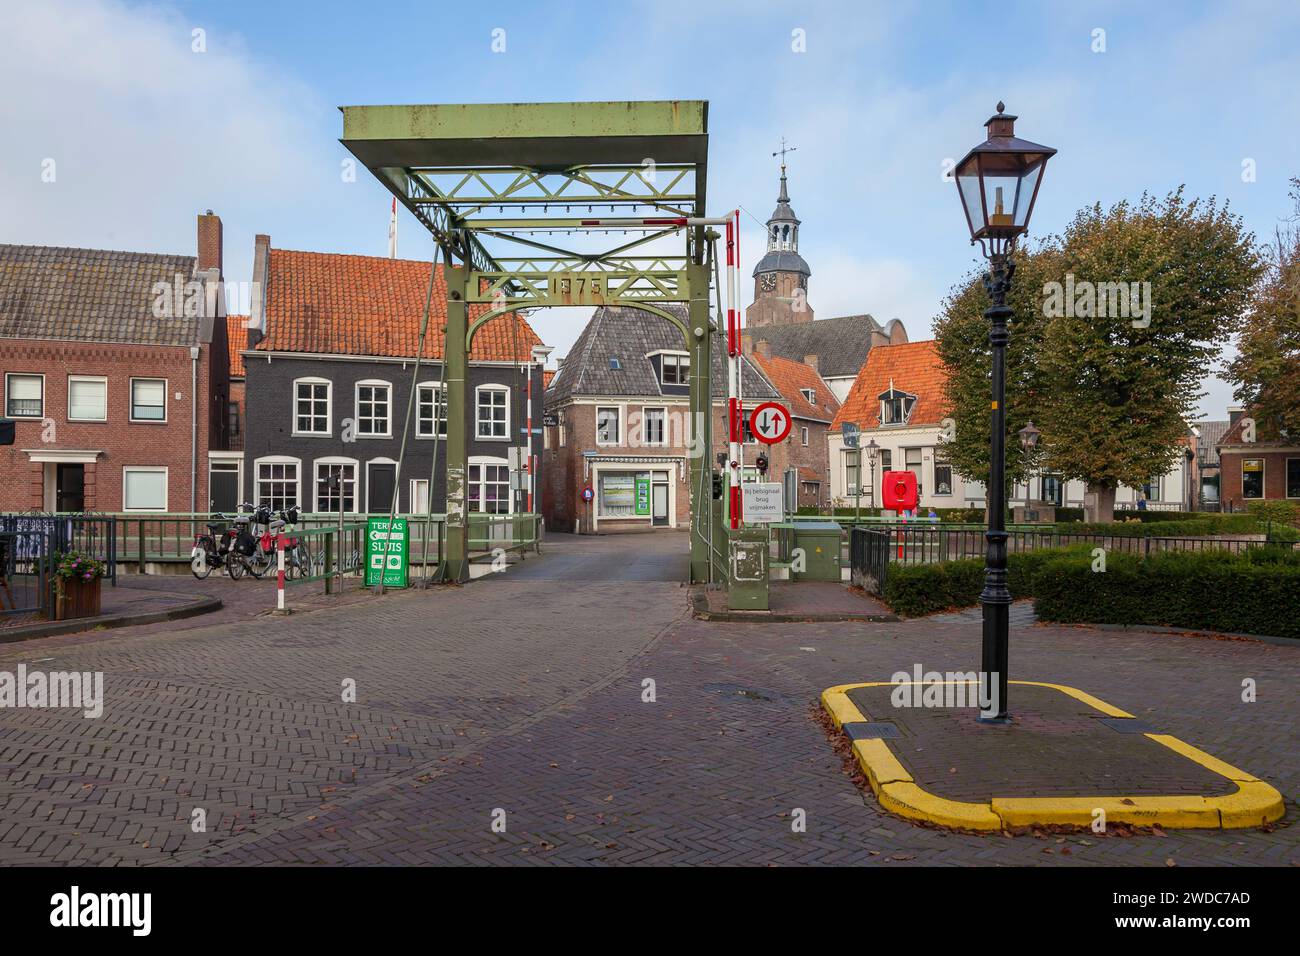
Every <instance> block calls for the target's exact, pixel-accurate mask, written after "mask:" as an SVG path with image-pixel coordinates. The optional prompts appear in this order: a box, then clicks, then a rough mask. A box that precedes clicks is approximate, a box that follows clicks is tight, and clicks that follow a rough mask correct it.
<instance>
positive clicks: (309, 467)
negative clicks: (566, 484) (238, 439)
mask: <svg viewBox="0 0 1300 956" xmlns="http://www.w3.org/2000/svg"><path fill="white" fill-rule="evenodd" d="M523 368H525V369H531V372H532V375H533V427H534V429H536V431H535V433H534V435H533V454H534V455H535V456H536V457H537V461H538V466H539V467H538V475H537V478H536V488H537V493H538V494H540V493H541V488H542V480H543V478H544V475H545V471H544V469H543V468H542V467H541V459H542V447H541V446H542V435H541V421H542V374H541V368H540V366H538V365H526V366H523ZM411 371H412V363H411V362H410V361H402V360H400V359H398V360H380V359H376V358H367V357H352V356H338V357H337V358H320V357H312V356H299V355H287V354H284V353H267V354H265V355H262V354H258V355H256V356H248V357H247V358H246V360H245V385H244V394H245V403H244V421H243V425H244V484H243V496H244V500H246V501H252V502H255V503H256V502H259V499H260V497H261V496H259V494H258V491H257V487H256V481H257V471H258V468H257V462H258V460H259V459H262V458H269V457H273V456H283V457H288V458H293V459H298V461H299V477H298V481H299V488H300V493H301V497H302V498H303V499H305V500H303V501H300V502H299V504H300V505H304V506H306V510H308V511H315V510H316V502H315V501H314V500H312V495H313V488H312V486H313V483H314V476H315V467H314V462H315V461H316V460H317V459H322V458H331V459H337V458H347V459H353V460H355V461H356V462H357V469H356V471H357V478H356V481H357V486H356V502H355V507H354V510H355V511H357V512H362V511H365V510H366V502H367V498H368V495H369V488H368V484H367V482H368V477H369V476H368V471H369V469H368V468H367V467H366V466H367V463H370V462H375V461H377V460H382V459H391V460H393V461H396V460H397V458H398V454H399V452H400V451H401V444H402V421H403V416H404V415H405V414H406V406H407V400H408V396H409V395H410V387H411ZM299 378H321V379H326V380H328V381H329V382H331V383H332V387H331V407H330V433H329V435H327V436H321V437H316V436H308V435H295V434H294V422H293V419H294V382H295V380H297V379H299ZM366 380H371V381H384V382H388V383H390V384H391V386H392V389H391V393H390V394H391V411H390V419H391V424H390V431H391V433H392V434H391V437H387V438H363V437H358V438H356V440H355V441H344V440H343V438H342V434H343V429H344V422H345V419H355V417H356V408H355V396H356V386H357V383H358V382H361V381H366ZM441 380H442V370H441V366H440V365H438V364H437V363H434V364H422V365H421V367H420V378H419V381H420V382H422V383H424V382H438V381H441ZM490 384H496V385H503V386H506V387H507V388H508V389H509V395H510V401H509V428H508V432H509V435H510V437H509V438H508V439H505V440H485V439H479V438H477V437H475V429H474V414H475V393H476V389H477V388H478V387H479V386H481V385H490ZM525 386H526V379H525V377H524V373H523V372H522V371H521V370H520V367H519V366H516V365H513V364H509V363H498V364H484V363H473V364H471V366H470V371H469V382H468V384H467V388H466V393H467V401H466V405H467V407H466V409H465V420H466V427H467V428H468V429H469V431H468V435H469V442H468V454H469V456H470V459H471V463H472V460H473V459H474V458H475V457H490V458H498V459H502V460H503V461H504V460H506V459H508V457H509V448H510V447H511V446H512V445H518V446H521V447H522V446H523V445H524V443H525V440H526V436H525V420H526V387H525ZM416 431H417V429H416V413H414V412H413V413H412V419H411V430H410V435H409V437H408V439H407V445H406V456H405V459H404V460H403V463H402V474H401V478H400V482H399V484H400V487H399V489H398V495H399V498H398V511H399V512H409V511H411V510H412V509H411V481H412V479H421V480H425V481H427V480H428V478H429V471H430V468H431V466H432V464H433V455H434V447H435V445H436V446H437V455H438V467H437V476H436V479H435V482H434V487H433V501H434V509H433V510H434V512H435V513H440V512H443V511H445V510H446V508H445V502H446V474H447V471H446V464H447V462H446V453H447V450H446V443H445V442H444V441H441V440H439V441H435V440H433V439H430V438H417V437H416ZM515 510H522V508H516V509H515Z"/></svg>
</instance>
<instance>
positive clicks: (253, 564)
mask: <svg viewBox="0 0 1300 956" xmlns="http://www.w3.org/2000/svg"><path fill="white" fill-rule="evenodd" d="M273 567H275V552H274V551H263V550H262V549H261V548H258V549H257V550H256V551H254V552H253V556H252V557H251V558H249V559H248V573H249V574H251V575H252V576H253V577H255V578H258V579H259V580H260V579H261V578H262V576H263V575H264V574H266V572H267V571H270V570H271V569H272V568H273Z"/></svg>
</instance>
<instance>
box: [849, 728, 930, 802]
mask: <svg viewBox="0 0 1300 956" xmlns="http://www.w3.org/2000/svg"><path fill="white" fill-rule="evenodd" d="M853 753H854V754H856V755H857V758H858V766H860V767H861V768H862V772H863V773H865V774H866V775H867V780H868V781H869V782H870V783H871V789H872V790H874V791H875V792H876V793H880V788H881V787H882V786H884V785H885V784H888V783H915V782H916V781H915V780H913V779H912V775H911V774H910V773H908V772H907V770H906V768H904V767H903V765H902V764H901V763H899V762H898V758H897V757H895V756H894V755H893V753H892V752H890V749H889V745H888V744H886V743H885V742H884V741H883V740H855V741H853Z"/></svg>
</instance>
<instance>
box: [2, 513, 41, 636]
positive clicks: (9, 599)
mask: <svg viewBox="0 0 1300 956" xmlns="http://www.w3.org/2000/svg"><path fill="white" fill-rule="evenodd" d="M49 553H50V549H49V538H48V536H47V534H46V532H45V531H44V530H42V529H39V528H37V529H26V530H13V531H0V627H4V626H5V625H13V624H21V623H23V621H24V620H26V619H29V618H36V617H41V616H43V615H44V614H45V612H46V611H47V606H48V604H49V598H50V587H49V574H50V568H49V561H48V560H47V556H48V555H49Z"/></svg>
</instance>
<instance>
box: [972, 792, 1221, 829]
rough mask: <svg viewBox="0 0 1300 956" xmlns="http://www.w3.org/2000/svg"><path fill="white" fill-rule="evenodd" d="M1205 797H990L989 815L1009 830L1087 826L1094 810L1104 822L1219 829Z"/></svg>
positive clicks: (1214, 813)
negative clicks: (1102, 816) (1099, 813)
mask: <svg viewBox="0 0 1300 956" xmlns="http://www.w3.org/2000/svg"><path fill="white" fill-rule="evenodd" d="M1210 799H1211V798H1209V797H1201V796H1194V795H1190V796H1189V795H1185V796H1178V797H994V798H993V802H992V803H991V804H990V806H992V808H993V812H994V813H996V814H997V815H998V816H999V817H1001V818H1002V820H1004V821H1005V822H1006V825H1007V826H1009V827H1029V826H1035V825H1043V824H1059V825H1061V826H1077V827H1087V826H1091V825H1092V823H1093V820H1094V818H1095V814H1096V811H1097V810H1099V809H1100V810H1101V811H1102V812H1103V813H1104V814H1105V817H1104V819H1105V821H1106V823H1108V824H1109V823H1129V824H1132V825H1134V826H1140V827H1149V826H1156V825H1157V824H1158V825H1159V826H1162V827H1170V828H1177V829H1188V830H1193V829H1200V830H1204V829H1213V830H1217V829H1218V828H1219V825H1220V822H1219V810H1218V808H1217V807H1213V806H1211V805H1210Z"/></svg>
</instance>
